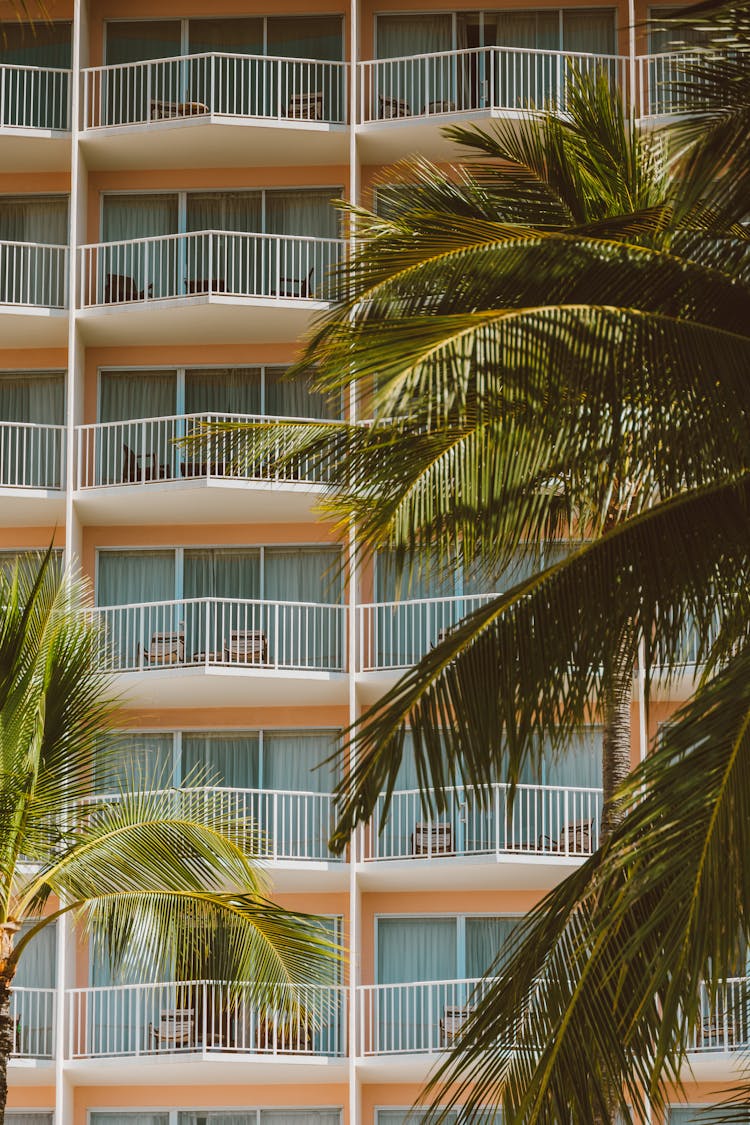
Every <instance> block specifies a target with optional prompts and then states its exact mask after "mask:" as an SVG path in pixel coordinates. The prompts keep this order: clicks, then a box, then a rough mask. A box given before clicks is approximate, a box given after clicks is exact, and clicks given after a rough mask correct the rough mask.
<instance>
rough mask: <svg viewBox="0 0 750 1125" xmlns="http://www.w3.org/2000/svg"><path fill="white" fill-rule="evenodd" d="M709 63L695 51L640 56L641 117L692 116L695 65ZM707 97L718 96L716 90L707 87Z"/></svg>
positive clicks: (704, 56)
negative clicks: (690, 113) (691, 102)
mask: <svg viewBox="0 0 750 1125" xmlns="http://www.w3.org/2000/svg"><path fill="white" fill-rule="evenodd" d="M706 60H707V55H706V54H705V53H704V52H703V51H695V50H683V51H671V52H667V53H662V54H653V55H640V56H639V58H638V60H637V62H638V91H639V96H638V116H639V118H641V120H646V121H648V120H649V118H654V119H659V118H663V117H666V118H674V117H679V116H681V115H683V114H686V113H688V112H689V110H690V109H691V104H690V93H691V90H690V87H694V84H695V81H696V78H695V66H696V64H697V63H701V62H703V63H705V62H706ZM706 95H707V96H710V97H715V90H713V89H712V88H710V87H708V86H707V89H706ZM692 108H693V109H694V108H695V107H694V106H693V107H692Z"/></svg>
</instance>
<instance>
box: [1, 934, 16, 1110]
mask: <svg viewBox="0 0 750 1125" xmlns="http://www.w3.org/2000/svg"><path fill="white" fill-rule="evenodd" d="M19 929H20V926H19V925H18V923H17V922H3V923H0V1122H3V1121H5V1105H6V1102H7V1100H8V1060H9V1058H10V1056H11V1055H12V1054H13V1049H14V1047H15V1045H16V1044H15V1037H16V1036H15V1027H14V1026H13V1017H12V1016H11V1014H10V996H11V983H12V981H13V977H14V975H15V971H16V963H15V958H14V957H13V947H14V945H15V941H16V934H17V933H18V931H19Z"/></svg>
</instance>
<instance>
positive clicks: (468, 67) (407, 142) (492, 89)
mask: <svg viewBox="0 0 750 1125" xmlns="http://www.w3.org/2000/svg"><path fill="white" fill-rule="evenodd" d="M592 73H594V74H599V73H601V74H604V75H606V76H607V78H608V80H609V82H610V83H611V84H612V86H613V87H617V88H619V89H620V90H622V91H623V92H624V93H626V92H627V73H628V60H627V58H626V57H625V56H622V55H599V54H584V53H573V52H568V51H539V50H531V49H526V48H524V49H520V48H515V47H473V48H469V49H467V50H456V51H442V52H436V53H434V54H425V55H412V56H409V57H404V58H391V59H373V60H370V61H368V62H363V63H360V84H361V85H360V90H361V105H362V129H361V135H362V149H363V153H364V154H365V155H366V157H367V159H368V161H378V162H380V161H382V162H389V161H392V160H394V159H397V158H398V157H400V156H401V155H403V153H404V152H405V151H411V150H418V151H419V152H422V153H423V154H424V155H426V156H428V157H431V158H432V159H447V158H453V157H455V154H456V150H455V146H453V145H452V143H451V142H449V141H447V140H446V139H445V138H444V137H443V136H442V135H441V130H442V129H443V128H444V126H445V125H446V124H449V123H452V122H467V121H477V120H479V121H481V120H483V119H484V120H488V119H491V118H494V117H511V118H512V117H517V116H518V115H520V114H521V113H522V112H523V111H525V110H528V109H530V108H537V109H543V108H545V106H551V107H552V108H553V109H555V110H556V111H557V112H558V113H565V110H566V87H567V84H568V81H569V79H570V78H571V77H572V76H574V75H575V74H592Z"/></svg>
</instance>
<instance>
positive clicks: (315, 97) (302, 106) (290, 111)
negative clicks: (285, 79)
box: [286, 90, 323, 121]
mask: <svg viewBox="0 0 750 1125" xmlns="http://www.w3.org/2000/svg"><path fill="white" fill-rule="evenodd" d="M286 116H287V117H292V118H296V119H297V120H298V121H299V120H305V121H322V120H323V91H322V90H311V91H310V93H308V94H292V96H291V97H290V99H289V101H288V103H287V107H286Z"/></svg>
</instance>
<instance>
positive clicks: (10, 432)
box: [0, 422, 65, 527]
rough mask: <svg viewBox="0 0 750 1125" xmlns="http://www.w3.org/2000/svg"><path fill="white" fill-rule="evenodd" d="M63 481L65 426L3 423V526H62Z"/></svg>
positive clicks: (0, 454)
mask: <svg viewBox="0 0 750 1125" xmlns="http://www.w3.org/2000/svg"><path fill="white" fill-rule="evenodd" d="M64 480H65V427H64V426H50V425H42V424H39V423H34V422H0V523H3V522H4V523H6V524H7V525H8V526H13V527H21V526H23V525H24V524H29V525H32V526H43V525H45V524H49V525H52V524H55V523H57V522H61V523H62V522H63V521H64V519H65V499H64V486H63V481H64Z"/></svg>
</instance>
